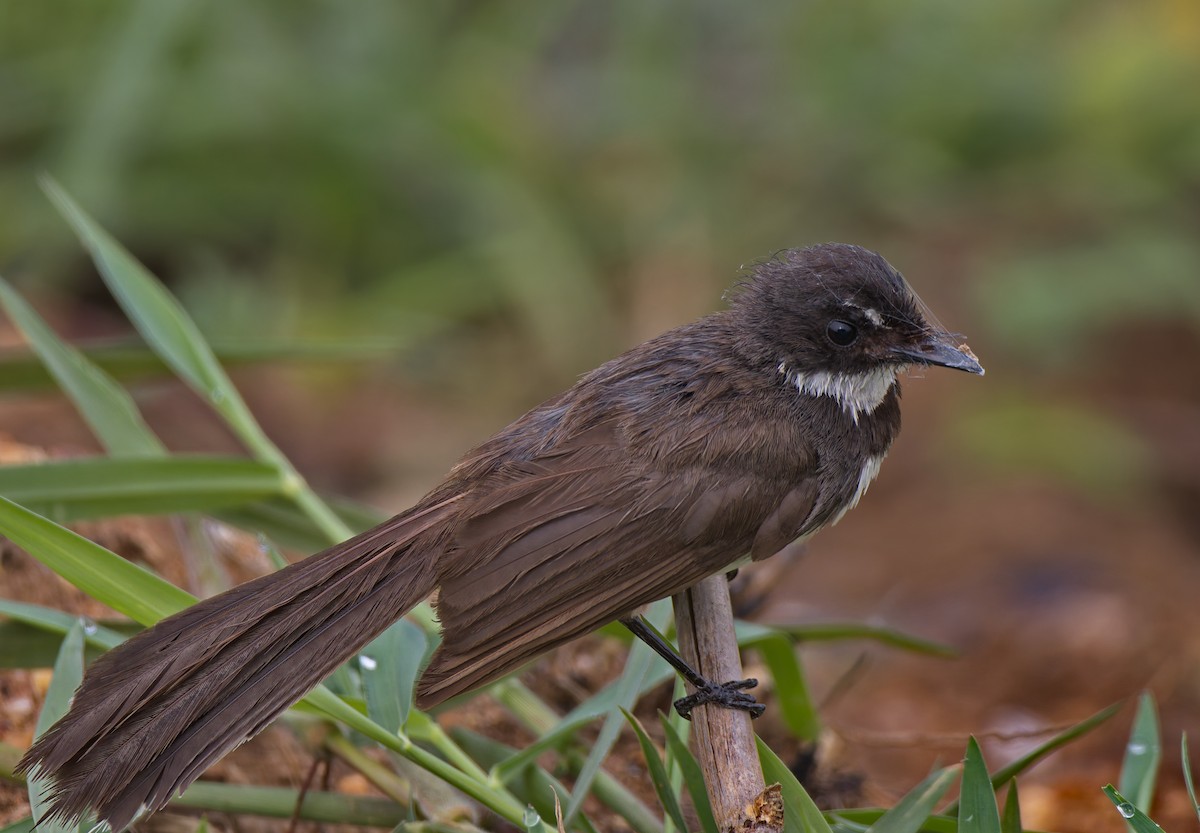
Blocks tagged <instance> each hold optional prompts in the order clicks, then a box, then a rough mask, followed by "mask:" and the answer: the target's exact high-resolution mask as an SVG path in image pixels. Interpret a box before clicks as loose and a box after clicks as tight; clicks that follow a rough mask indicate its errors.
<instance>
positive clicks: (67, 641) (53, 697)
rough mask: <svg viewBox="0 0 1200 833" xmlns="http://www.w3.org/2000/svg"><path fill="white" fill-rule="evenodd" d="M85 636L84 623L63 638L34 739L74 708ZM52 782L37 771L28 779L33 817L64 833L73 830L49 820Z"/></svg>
mask: <svg viewBox="0 0 1200 833" xmlns="http://www.w3.org/2000/svg"><path fill="white" fill-rule="evenodd" d="M83 636H84V628H83V623H82V622H76V623H75V624H74V625H73V626H72V627H71V630H69V631H68V632H67V635H66V636H65V637H64V638H63V641H62V648H61V649H59V652H58V658H57V659H56V660H55V661H54V674H53V676H52V677H51V678H50V687H49V688H48V689H47V690H46V701H45V703H43V704H42V711H41V713H40V714H39V715H38V719H37V725H36V727H35V728H34V736H35V737H41V736H42V735H43V734H45V732H46V731H47V730H48V729H49V728H50V727H51V726H53V725H54V724H55V722H57V721H58V719H59V718H61V717H62V716H63V715H65V714H66V713H67V710H68V709H70V708H71V697H73V696H74V694H75V689H77V688H79V684H80V683H81V682H83V641H84V639H83ZM49 787H50V784H49V779H46V778H42V777H41V774H40V773H38V772H34V773H33V777H31V778H30V779H29V805H30V807H31V809H32V811H33V817H34V819H35V820H36V821H37V823H38V825H37V826H38V829H39V830H45V831H49V832H50V833H64V832H65V831H70V830H73V829H74V828H72V827H70V826H68V825H65V824H61V823H59V822H57V821H50V820H48V819H47V818H46V816H47V814H48V813H49V812H50V811H51V808H50V801H49V798H48V794H49Z"/></svg>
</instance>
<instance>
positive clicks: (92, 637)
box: [0, 599, 126, 651]
mask: <svg viewBox="0 0 1200 833" xmlns="http://www.w3.org/2000/svg"><path fill="white" fill-rule="evenodd" d="M0 616H7V617H8V618H9V619H12V620H13V621H14V622H21V623H23V624H26V625H30V626H32V627H35V628H37V629H38V630H41V631H45V632H47V633H51V634H57V635H58V637H59V638H58V639H56V640H55V644H58V643H60V642H62V639H61V637H63V636H65V635H66V634H67V632H68V631H70V630H71V628H73V627H74V626H75V625H76V623H78V622H79V617H78V616H72V615H71V614H69V613H63V612H62V611H61V610H55V609H54V608H51V607H42V606H41V605H33V604H27V603H25V602H17V601H13V600H11V599H0ZM84 636H85V637H86V640H87V643H88V644H89V645H94V646H95V647H97V648H101V649H103V650H106V651H107V650H108V649H109V648H115V647H116V646H117V645H120V644H121V643H122V642H124V641H125V639H126V636H125V634H123V633H119V632H118V631H115V630H113V629H111V628H106V627H104V626H103V625H97V624H95V623H92V625H91V627H88V628H87V629H86V630H85V631H84Z"/></svg>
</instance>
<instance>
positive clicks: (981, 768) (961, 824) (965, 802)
mask: <svg viewBox="0 0 1200 833" xmlns="http://www.w3.org/2000/svg"><path fill="white" fill-rule="evenodd" d="M959 805H960V806H959V810H958V829H959V833H1000V811H999V810H998V809H997V807H996V793H995V790H993V789H992V780H991V779H990V778H989V777H988V771H987V764H986V763H984V760H983V752H982V751H981V750H980V748H979V743H978V741H976V740H975V738H974V737H972V738H970V739H969V740H968V741H967V756H966V760H965V761H964V763H963V776H962V791H961V795H960V796H959Z"/></svg>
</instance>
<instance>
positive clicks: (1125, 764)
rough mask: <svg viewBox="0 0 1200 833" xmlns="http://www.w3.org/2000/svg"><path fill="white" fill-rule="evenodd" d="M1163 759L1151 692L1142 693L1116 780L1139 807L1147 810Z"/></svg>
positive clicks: (1156, 712) (1155, 710)
mask: <svg viewBox="0 0 1200 833" xmlns="http://www.w3.org/2000/svg"><path fill="white" fill-rule="evenodd" d="M1161 760H1162V738H1161V735H1160V733H1159V729H1158V710H1157V709H1156V708H1155V706H1154V695H1152V694H1151V693H1150V692H1148V691H1146V692H1142V695H1141V697H1139V698H1138V707H1137V713H1136V714H1135V715H1134V718H1133V729H1132V730H1131V731H1130V734H1129V742H1128V743H1127V744H1126V746H1125V758H1124V760H1123V761H1122V762H1121V776H1120V778H1119V779H1118V781H1117V784H1118V789H1119V790H1120V792H1121V794H1122V795H1126V796H1129V798H1130V799H1131V800H1132V801H1133V803H1134V805H1135V806H1136V807H1138V808H1139V809H1141V810H1149V809H1150V802H1151V801H1152V800H1153V798H1154V784H1155V781H1157V780H1158V765H1159V763H1160V762H1161Z"/></svg>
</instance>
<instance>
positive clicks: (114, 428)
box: [0, 279, 165, 457]
mask: <svg viewBox="0 0 1200 833" xmlns="http://www.w3.org/2000/svg"><path fill="white" fill-rule="evenodd" d="M0 303H2V304H3V305H4V309H5V311H6V312H7V313H8V316H9V318H11V319H12V321H13V323H14V324H16V325H17V327H18V328H19V329H20V330H21V332H22V333H23V334H24V335H25V338H27V339H28V340H29V344H30V346H31V347H32V348H33V349H34V351H35V352H36V353H37V355H38V357H39V358H40V359H41V360H42V362H43V363H44V364H45V366H46V369H47V370H48V371H49V372H50V373H51V374H52V375H53V376H54V379H55V381H56V382H58V385H59V387H61V388H62V389H63V391H64V392H66V394H67V395H68V396H69V397H70V398H71V401H72V402H74V403H75V407H76V408H78V410H79V413H80V415H82V416H83V418H84V420H85V421H86V422H87V424H88V427H90V428H91V429H92V432H93V433H95V435H96V437H97V439H99V440H100V442H101V444H103V446H104V447H105V449H107V450H108V452H109V454H112V455H113V456H114V457H153V456H155V455H158V454H162V453H164V451H165V449H164V448H163V445H162V443H161V442H159V440H158V438H157V437H156V436H154V433H153V432H152V431H151V430H150V427H149V426H148V425H146V423H145V421H144V420H143V419H142V415H141V413H139V412H138V409H137V406H136V405H135V404H134V402H133V399H132V398H131V397H130V396H129V394H128V393H126V392H125V391H124V389H122V388H121V386H120V385H118V384H117V383H116V382H114V381H113V380H112V379H111V378H110V377H109V375H108V374H107V373H105V372H104V371H103V370H100V369H99V368H98V367H96V366H95V365H94V364H92V363H91V362H90V361H88V360H87V359H86V358H85V357H84V356H83V355H82V354H81V353H80V352H79V351H78V350H76V349H75V348H73V347H71V346H69V345H68V344H66V343H65V342H63V341H62V340H61V339H59V337H58V336H57V335H55V334H54V331H53V330H51V329H50V327H49V326H47V324H46V322H45V321H43V320H42V318H41V316H39V315H38V314H37V313H36V312H35V311H34V309H33V307H31V306H30V305H29V304H27V303H26V302H25V299H24V298H22V297H21V296H20V295H19V294H17V292H16V291H14V290H13V288H12V287H11V286H9V285H8V283H7V282H6V281H4V280H3V279H0Z"/></svg>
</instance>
